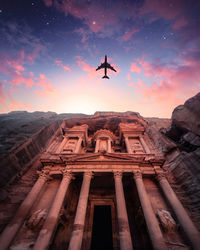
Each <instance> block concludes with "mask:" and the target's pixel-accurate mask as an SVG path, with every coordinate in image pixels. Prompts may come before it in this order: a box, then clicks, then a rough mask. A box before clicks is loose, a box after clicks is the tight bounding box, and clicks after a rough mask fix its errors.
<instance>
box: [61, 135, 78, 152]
mask: <svg viewBox="0 0 200 250" xmlns="http://www.w3.org/2000/svg"><path fill="white" fill-rule="evenodd" d="M77 141H78V138H69V139H68V140H67V143H66V144H65V146H64V148H63V151H65V152H66V153H72V152H74V150H75V148H76V144H77Z"/></svg>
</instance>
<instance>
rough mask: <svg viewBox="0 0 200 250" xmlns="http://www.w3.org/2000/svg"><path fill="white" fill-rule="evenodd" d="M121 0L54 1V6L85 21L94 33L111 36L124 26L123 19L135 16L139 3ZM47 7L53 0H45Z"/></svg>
mask: <svg viewBox="0 0 200 250" xmlns="http://www.w3.org/2000/svg"><path fill="white" fill-rule="evenodd" d="M125 2H126V3H123V2H121V1H106V0H102V1H88V0H82V1H77V0H71V1H59V0H54V1H53V7H54V8H56V9H57V10H59V11H61V12H63V13H65V15H69V14H70V15H72V16H74V17H76V18H78V19H80V20H82V21H83V23H84V24H85V25H87V27H88V28H89V29H90V30H91V31H92V32H94V33H98V34H99V35H101V36H102V35H103V36H111V35H112V34H113V33H114V32H118V31H119V29H120V28H121V27H122V21H125V22H126V20H127V18H133V16H134V14H135V13H136V9H135V8H136V7H137V5H138V3H136V2H133V1H131V0H126V1H125ZM44 3H45V4H46V6H47V7H49V6H52V4H51V2H50V3H49V1H47V0H44Z"/></svg>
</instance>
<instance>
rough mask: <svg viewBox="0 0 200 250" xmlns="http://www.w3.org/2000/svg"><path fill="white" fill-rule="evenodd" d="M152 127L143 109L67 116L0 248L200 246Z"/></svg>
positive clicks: (161, 249) (75, 249)
mask: <svg viewBox="0 0 200 250" xmlns="http://www.w3.org/2000/svg"><path fill="white" fill-rule="evenodd" d="M105 116H107V117H106V118H105ZM97 118H98V119H97ZM95 119H96V120H95ZM105 119H106V120H109V121H110V123H109V124H112V126H109V125H108V126H105V122H103V121H105ZM93 120H94V121H95V122H93ZM103 123H104V126H102V124H103ZM147 129H148V122H147V121H146V120H145V119H143V118H142V117H141V116H140V115H138V114H137V113H129V114H125V115H122V116H121V117H120V118H119V115H118V118H116V117H115V115H112V114H110V115H109V114H104V113H100V114H96V117H95V116H94V117H92V118H89V119H80V120H79V121H78V122H77V119H76V120H75V121H72V120H70V121H68V120H66V121H65V120H64V121H63V122H62V123H61V125H60V127H59V128H58V130H57V131H56V132H55V133H54V134H53V135H52V136H51V140H50V142H49V143H48V145H47V147H46V149H45V151H44V152H43V153H42V154H41V156H40V161H39V164H38V171H37V175H38V177H37V179H36V180H35V182H34V184H33V186H32V188H31V189H30V191H29V192H28V193H27V195H26V197H25V198H24V200H23V201H22V202H21V204H20V205H19V207H18V208H17V209H16V212H15V214H14V215H13V218H11V220H10V222H9V223H8V224H7V226H6V227H5V228H4V230H3V232H2V233H1V237H0V249H2V250H3V249H13V250H17V249H34V250H38V249H39V250H43V249H56V250H57V249H70V250H80V249H82V250H90V249H92V250H93V249H94V250H98V249H99V250H103V249H106V250H110V249H113V250H117V249H121V250H131V249H138V250H139V249H157V250H164V249H196V250H197V249H200V237H199V232H198V230H197V228H196V225H195V224H194V222H193V220H192V218H191V217H190V215H189V214H188V212H187V210H186V209H185V208H184V204H182V203H181V202H180V200H179V198H178V196H177V194H176V193H175V192H174V190H173V188H172V187H171V185H170V182H169V181H168V174H167V173H166V171H165V168H163V166H164V164H165V161H166V159H165V156H164V154H163V152H161V151H160V150H158V149H157V148H156V146H155V143H154V141H153V140H152V138H150V136H149V134H148V132H147ZM20 247H21V248H20Z"/></svg>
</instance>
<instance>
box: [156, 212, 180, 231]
mask: <svg viewBox="0 0 200 250" xmlns="http://www.w3.org/2000/svg"><path fill="white" fill-rule="evenodd" d="M156 215H157V217H158V219H159V221H160V224H161V225H162V228H163V230H164V231H166V232H174V231H175V230H176V228H177V225H176V222H175V220H174V219H173V218H172V216H171V214H170V212H169V211H167V210H164V209H158V210H157V212H156Z"/></svg>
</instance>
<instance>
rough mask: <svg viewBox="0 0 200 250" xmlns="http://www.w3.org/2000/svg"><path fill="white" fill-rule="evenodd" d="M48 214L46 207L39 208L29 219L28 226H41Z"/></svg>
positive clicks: (31, 227)
mask: <svg viewBox="0 0 200 250" xmlns="http://www.w3.org/2000/svg"><path fill="white" fill-rule="evenodd" d="M46 216H47V211H46V209H39V210H37V211H35V212H34V213H33V214H32V215H31V216H30V218H29V219H28V221H27V223H26V226H27V227H28V228H30V229H35V228H38V227H39V228H40V227H41V226H42V224H43V222H44V220H45V218H46Z"/></svg>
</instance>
